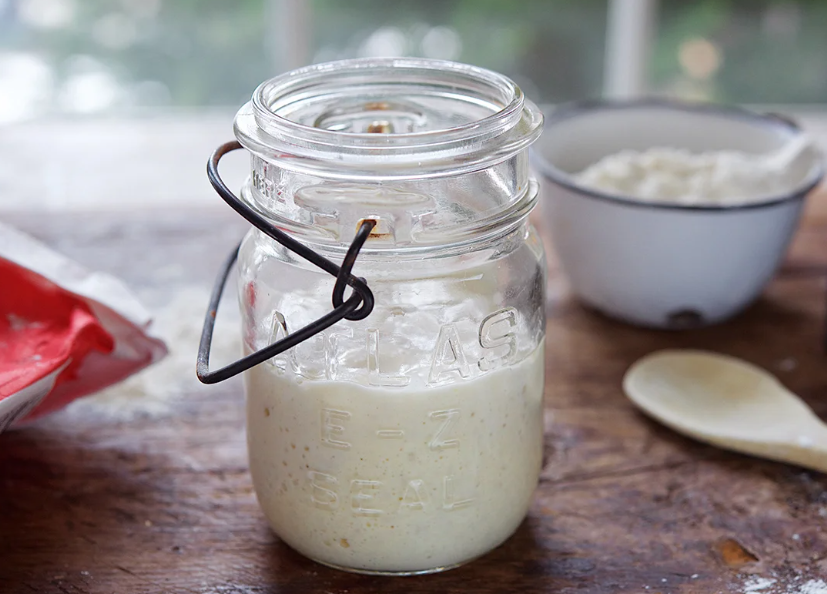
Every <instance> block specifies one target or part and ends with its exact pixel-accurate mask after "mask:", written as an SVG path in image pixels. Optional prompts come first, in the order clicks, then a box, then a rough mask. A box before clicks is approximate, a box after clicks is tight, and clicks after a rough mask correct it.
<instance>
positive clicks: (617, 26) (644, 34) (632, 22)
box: [603, 0, 657, 99]
mask: <svg viewBox="0 0 827 594" xmlns="http://www.w3.org/2000/svg"><path fill="white" fill-rule="evenodd" d="M608 2H609V7H608V8H609V13H608V19H607V24H606V58H605V63H604V76H603V94H604V96H605V97H608V98H610V99H625V98H630V97H639V96H640V95H643V94H645V93H646V92H647V91H648V90H649V76H648V72H649V57H650V55H651V51H652V40H653V32H654V27H655V19H656V15H657V0H608Z"/></svg>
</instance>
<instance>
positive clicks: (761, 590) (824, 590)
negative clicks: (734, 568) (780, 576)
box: [740, 577, 827, 594]
mask: <svg viewBox="0 0 827 594" xmlns="http://www.w3.org/2000/svg"><path fill="white" fill-rule="evenodd" d="M803 580H804V578H796V579H794V580H793V582H792V583H789V584H787V585H783V584H780V583H779V582H778V580H776V579H773V578H762V577H751V578H749V579H748V580H747V581H745V582H744V584H743V586H742V588H741V590H740V592H741V593H742V594H827V582H825V581H824V580H821V579H809V580H807V581H803Z"/></svg>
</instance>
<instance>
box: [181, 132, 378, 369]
mask: <svg viewBox="0 0 827 594" xmlns="http://www.w3.org/2000/svg"><path fill="white" fill-rule="evenodd" d="M240 148H242V146H241V144H240V143H239V142H238V141H236V140H234V141H231V142H227V143H225V144H222V145H221V146H219V147H218V148H217V149H216V150H215V152H213V154H212V155H211V156H210V160H209V161H208V162H207V177H208V178H209V180H210V184H212V187H213V188H215V191H216V192H218V195H219V196H221V198H222V199H223V200H224V202H226V203H227V204H229V205H230V207H231V208H232V209H233V210H235V211H236V212H237V213H238V214H240V215H241V216H242V217H244V218H245V219H246V220H247V221H248V222H249V223H250V224H251V225H253V226H254V227H256V228H257V229H258V230H259V231H261V232H262V233H264V234H265V235H267V236H268V237H270V238H271V239H273V240H274V241H277V242H278V243H280V244H281V245H283V246H284V247H285V248H287V249H288V250H290V251H292V252H294V253H295V254H296V255H298V256H300V257H302V258H304V259H305V260H307V261H308V262H310V263H311V264H314V265H316V266H318V267H319V268H321V269H322V270H324V271H325V272H327V273H328V274H330V275H332V276H335V277H336V284H335V285H334V286H333V295H332V303H333V310H332V311H330V312H329V313H327V314H325V315H324V316H322V317H321V318H319V319H318V320H315V321H314V322H311V323H310V324H308V325H307V326H304V327H303V328H301V329H300V330H297V331H296V332H293V333H291V334H288V335H287V336H285V337H284V338H282V339H281V340H278V341H276V342H274V343H272V344H270V345H269V346H266V347H264V348H263V349H260V350H258V351H256V352H254V353H252V354H250V355H247V356H246V357H243V358H242V359H239V360H238V361H235V362H234V363H230V364H229V365H227V366H225V367H222V368H221V369H216V370H214V371H210V369H209V366H210V349H211V347H212V335H213V330H214V329H215V319H216V315H217V313H218V303H219V301H221V294H222V293H223V292H224V286H225V285H226V284H227V278H228V277H229V276H230V272H231V271H232V269H233V266H234V265H235V262H236V259H237V258H238V250H239V248H240V247H241V244H240V243H239V244H238V245H237V246H236V248H235V249H234V250H233V252H232V254H230V256H229V257H228V258H227V260H226V261H225V262H224V265H223V266H222V268H221V270H220V272H219V274H218V278H217V279H216V282H215V285H214V286H213V290H212V295H211V296H210V303H209V306H208V308H207V315H206V316H205V318H204V328H203V329H202V330H201V342H200V343H199V345H198V361H197V363H196V375H197V376H198V379H199V380H200V381H201V382H202V383H205V384H217V383H218V382H223V381H224V380H226V379H229V378H231V377H233V376H235V375H238V374H239V373H241V372H242V371H246V370H247V369H250V368H251V367H253V366H255V365H258V364H259V363H262V362H264V361H266V360H267V359H271V358H272V357H275V356H276V355H278V354H280V353H283V352H284V351H286V350H288V349H291V348H293V347H294V346H296V345H297V344H299V343H301V342H303V341H305V340H307V339H308V338H310V337H312V336H315V335H316V334H318V333H319V332H322V331H323V330H325V329H327V328H329V327H330V326H332V325H333V324H335V323H336V322H339V321H340V320H343V319H344V320H362V319H364V318H366V317H367V316H368V315H370V312H371V311H373V303H374V302H373V293H372V292H371V290H370V289H369V288H368V285H367V283H366V282H365V280H364V279H361V278H358V277H355V276H353V275H352V274H351V270H352V269H353V265H354V264H355V263H356V257H357V256H358V255H359V250H361V249H362V246H363V245H365V242H366V241H367V239H368V237H369V236H370V233H371V231H372V230H373V227H374V226H375V225H376V221H374V220H372V219H365V220H363V221H362V222H361V224H360V225H359V229H358V230H357V231H356V236H355V237H354V238H353V242H352V243H351V244H350V247H349V248H348V251H347V254H346V255H345V258H344V260H343V261H342V265H341V266H337V265H336V264H334V263H333V262H331V261H330V260H328V259H327V258H325V257H324V256H322V255H320V254H318V253H316V252H314V251H313V250H311V249H310V248H308V247H307V246H305V245H304V244H302V243H300V242H299V241H297V240H295V239H293V238H292V237H290V236H289V235H287V234H286V233H285V232H284V231H281V230H279V229H277V228H276V227H275V226H274V225H273V224H272V223H270V222H269V221H267V220H266V219H264V218H263V217H262V216H261V215H259V214H258V213H257V212H256V211H255V210H254V209H253V208H251V207H250V206H249V205H248V204H246V203H245V202H244V201H242V200H241V199H240V198H238V197H237V196H236V195H235V194H233V192H232V191H231V190H230V189H229V188H228V187H227V185H226V184H225V183H224V181H223V180H222V179H221V176H220V175H219V174H218V162H219V161H220V160H221V157H223V156H224V155H226V154H227V153H229V152H231V151H234V150H238V149H240ZM348 286H349V287H350V288H351V289H353V293H352V294H351V296H350V297H349V298H348V299H347V300H345V298H344V294H345V289H346V288H347V287H348Z"/></svg>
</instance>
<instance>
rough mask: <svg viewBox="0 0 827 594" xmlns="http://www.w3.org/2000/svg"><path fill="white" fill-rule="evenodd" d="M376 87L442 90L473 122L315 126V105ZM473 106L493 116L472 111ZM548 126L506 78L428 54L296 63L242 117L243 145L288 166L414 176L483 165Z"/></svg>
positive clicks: (377, 91)
mask: <svg viewBox="0 0 827 594" xmlns="http://www.w3.org/2000/svg"><path fill="white" fill-rule="evenodd" d="M360 93H361V94H360ZM371 93H372V94H373V95H374V96H375V97H383V96H384V95H383V93H386V94H387V95H388V96H390V97H397V96H399V97H403V98H404V97H406V93H417V99H420V98H422V97H432V98H437V99H436V100H438V101H440V102H441V103H439V105H440V107H445V108H446V110H447V108H448V107H451V108H453V109H454V115H453V116H452V117H453V118H454V120H460V119H461V118H466V121H458V122H457V121H452V120H450V118H449V116H445V121H446V122H447V125H445V126H437V127H429V128H428V129H423V130H414V131H403V132H398V133H391V134H377V133H375V132H365V131H356V132H354V131H348V130H334V129H325V128H322V127H317V126H314V125H309V122H310V120H311V119H312V118H313V116H314V114H315V115H316V116H318V117H321V116H320V115H319V114H318V113H317V112H318V111H319V110H321V109H323V108H325V107H327V109H328V110H329V109H331V106H335V105H336V103H337V102H339V104H342V103H343V102H344V103H346V102H347V101H349V100H350V101H353V100H355V99H354V98H356V97H361V98H362V99H361V100H362V101H368V100H369V99H370V96H371ZM365 105H368V103H365ZM302 110H303V111H302ZM434 113H437V112H434ZM468 113H472V114H473V113H477V114H480V113H483V114H485V115H484V117H479V118H471V119H469V118H468V117H467V114H468ZM296 114H299V115H296ZM291 115H292V116H294V117H293V118H292V119H291ZM299 116H301V117H299ZM438 117H441V116H438ZM438 117H437V118H435V119H438ZM297 120H298V121H297ZM541 128H542V114H541V113H540V111H539V110H538V109H537V107H536V106H535V105H534V104H533V103H532V102H531V101H529V100H527V99H526V98H525V97H524V95H523V93H522V91H521V90H520V88H519V87H518V86H517V85H516V84H515V83H514V82H513V81H512V80H511V79H509V78H508V77H506V76H503V75H501V74H499V73H496V72H493V71H491V70H487V69H484V68H479V67H476V66H469V65H466V64H460V63H457V62H450V61H445V60H431V59H420V58H378V59H375V58H369V59H353V60H340V61H336V62H328V63H323V64H316V65H312V66H307V67H304V68H300V69H298V70H293V71H291V72H288V73H285V74H282V75H280V76H277V77H275V78H272V79H270V80H268V81H265V82H263V83H262V84H261V85H259V87H258V88H257V89H256V91H255V92H254V93H253V97H252V99H251V101H250V102H248V103H247V104H246V105H245V106H244V107H242V108H241V110H240V111H239V112H238V114H237V116H236V120H235V132H236V137H237V138H238V140H239V141H240V142H241V144H242V145H244V146H245V147H246V148H248V149H249V150H250V151H252V152H254V153H256V154H258V155H259V156H261V157H263V158H265V159H268V160H272V159H280V163H279V164H280V166H281V165H283V166H285V167H286V168H290V169H295V170H300V169H317V168H319V167H324V165H325V164H328V165H329V166H330V168H331V169H337V170H339V171H342V170H353V169H357V170H359V169H361V170H363V171H368V172H370V173H372V174H374V175H375V174H376V167H377V166H378V167H381V168H383V171H382V173H381V174H380V176H382V177H386V176H393V175H394V173H396V174H399V175H402V176H406V175H411V173H410V169H412V168H416V169H418V170H419V172H420V173H421V174H425V175H427V174H428V173H429V172H431V173H433V172H438V171H444V170H448V169H451V170H453V171H454V172H456V171H457V168H458V167H459V168H463V167H466V168H467V167H473V168H476V169H479V168H483V167H485V166H486V165H485V164H486V163H491V162H493V161H501V160H503V159H504V158H507V157H508V156H509V155H511V154H514V153H516V152H518V151H520V150H522V149H524V148H526V147H527V146H528V145H529V144H531V143H532V142H533V141H534V140H536V138H537V136H539V133H540V130H541ZM286 156H289V157H291V159H285V158H284V157H286ZM371 168H373V170H372V171H371ZM406 170H407V171H408V173H407V174H405V173H402V172H403V171H406Z"/></svg>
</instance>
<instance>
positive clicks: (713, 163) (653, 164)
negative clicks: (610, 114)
mask: <svg viewBox="0 0 827 594" xmlns="http://www.w3.org/2000/svg"><path fill="white" fill-rule="evenodd" d="M810 150H812V147H811V146H810V145H809V144H808V145H807V146H806V147H804V148H803V150H801V153H800V154H801V155H803V154H805V153H806V152H808V151H810ZM762 157H763V156H762V155H754V154H747V153H742V152H738V151H709V152H703V153H692V152H690V151H688V150H684V149H677V148H669V147H653V148H650V149H647V150H645V151H634V150H624V151H620V152H618V153H614V154H612V155H608V156H606V157H604V158H602V159H600V160H599V161H598V162H597V163H594V164H593V165H591V166H589V167H588V168H586V169H585V170H583V171H582V172H580V173H578V174H576V175H575V179H576V180H577V181H578V182H579V183H580V184H582V185H583V186H585V187H587V188H590V189H593V190H599V191H603V192H607V193H609V194H614V195H619V196H625V197H629V198H635V199H638V200H641V201H644V202H657V203H672V204H683V205H699V206H729V205H735V204H745V203H751V202H764V201H767V200H771V199H773V198H780V197H783V196H785V195H787V194H789V193H790V192H792V191H793V190H795V189H796V188H797V187H799V186H800V185H801V183H802V181H803V178H804V176H806V171H805V172H802V171H801V166H800V161H801V159H795V160H794V161H793V163H792V165H793V166H790V167H779V168H775V167H771V166H768V165H767V162H766V161H765V160H764V159H763V158H762Z"/></svg>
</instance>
